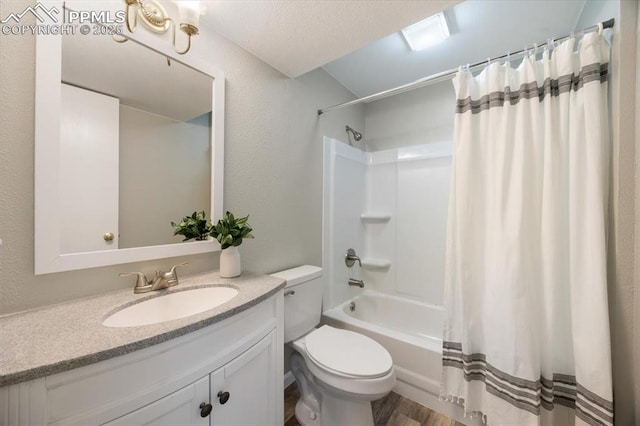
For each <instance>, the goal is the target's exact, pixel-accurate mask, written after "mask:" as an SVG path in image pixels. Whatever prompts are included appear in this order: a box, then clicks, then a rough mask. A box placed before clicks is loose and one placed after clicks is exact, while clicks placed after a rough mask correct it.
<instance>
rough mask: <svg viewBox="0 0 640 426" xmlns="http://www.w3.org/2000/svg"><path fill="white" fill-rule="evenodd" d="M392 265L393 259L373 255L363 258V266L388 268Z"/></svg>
mask: <svg viewBox="0 0 640 426" xmlns="http://www.w3.org/2000/svg"><path fill="white" fill-rule="evenodd" d="M390 266H391V261H390V260H387V259H375V258H372V257H368V258H364V259H362V267H363V268H371V269H387V268H389V267H390Z"/></svg>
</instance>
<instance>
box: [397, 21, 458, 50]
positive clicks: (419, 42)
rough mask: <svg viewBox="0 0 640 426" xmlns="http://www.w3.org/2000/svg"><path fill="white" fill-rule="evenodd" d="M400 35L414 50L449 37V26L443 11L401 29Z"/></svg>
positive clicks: (424, 47)
mask: <svg viewBox="0 0 640 426" xmlns="http://www.w3.org/2000/svg"><path fill="white" fill-rule="evenodd" d="M402 36H403V37H404V39H405V40H406V41H407V44H408V45H409V47H410V48H411V50H413V51H414V52H417V51H419V50H423V49H426V48H427V47H430V46H433V45H434V44H438V43H440V42H441V41H443V40H445V39H446V38H448V37H449V27H448V25H447V20H446V18H445V16H444V13H442V12H440V13H437V14H435V15H433V16H430V17H428V18H427V19H423V20H422V21H420V22H416V23H415V24H413V25H410V26H408V27H407V28H405V29H403V30H402Z"/></svg>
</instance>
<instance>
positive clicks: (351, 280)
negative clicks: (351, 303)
mask: <svg viewBox="0 0 640 426" xmlns="http://www.w3.org/2000/svg"><path fill="white" fill-rule="evenodd" d="M349 285H350V286H353V287H360V288H364V281H362V280H356V279H354V278H349Z"/></svg>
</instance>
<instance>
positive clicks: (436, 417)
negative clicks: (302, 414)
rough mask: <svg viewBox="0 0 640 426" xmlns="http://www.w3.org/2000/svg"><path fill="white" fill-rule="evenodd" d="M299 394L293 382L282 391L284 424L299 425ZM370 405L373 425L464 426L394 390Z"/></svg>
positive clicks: (286, 425) (287, 425) (289, 425)
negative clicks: (297, 411) (297, 406)
mask: <svg viewBox="0 0 640 426" xmlns="http://www.w3.org/2000/svg"><path fill="white" fill-rule="evenodd" d="M299 396H300V392H298V387H297V386H296V384H295V383H293V384H292V385H291V386H289V387H288V388H287V389H285V391H284V424H285V426H300V423H298V421H297V420H296V416H295V409H296V402H297V401H298V398H299ZM372 406H373V421H374V423H375V426H464V425H463V424H462V423H459V422H456V421H455V420H452V419H450V418H449V417H447V416H445V415H443V414H440V413H437V412H435V411H433V410H430V409H428V408H426V407H424V406H422V405H420V404H418V403H416V402H413V401H411V400H410V399H407V398H404V397H402V396H400V395H398V394H397V393H394V392H391V393H390V394H389V395H387V396H385V397H384V398H382V399H379V400H377V401H374V402H373V404H372ZM341 426H342V425H341ZM344 426H349V425H344Z"/></svg>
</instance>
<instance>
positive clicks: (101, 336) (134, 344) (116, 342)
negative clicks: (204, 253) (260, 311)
mask: <svg viewBox="0 0 640 426" xmlns="http://www.w3.org/2000/svg"><path fill="white" fill-rule="evenodd" d="M203 286H204V287H208V286H227V287H232V288H235V289H237V290H238V295H237V296H236V297H234V298H233V299H231V300H230V301H228V302H226V303H223V304H222V305H220V306H217V307H215V308H213V309H210V310H208V311H205V312H202V313H200V314H196V315H191V316H189V317H185V318H181V319H177V320H172V321H166V322H162V323H159V324H151V325H143V326H137V327H125V328H109V327H105V326H103V325H102V321H104V319H105V318H106V317H107V316H109V315H110V314H112V313H114V312H115V311H117V310H119V309H120V308H123V307H126V306H129V305H131V304H134V303H135V302H137V301H141V300H145V299H150V298H153V297H158V296H161V295H162V294H166V293H173V292H176V291H184V290H185V289H188V288H193V287H203ZM283 287H284V280H282V279H280V278H275V277H271V276H267V275H257V274H252V273H250V272H243V273H242V275H241V276H239V277H237V278H231V279H225V278H220V276H219V274H218V272H217V271H215V272H209V273H203V274H197V275H191V276H185V277H180V284H179V285H177V286H175V287H171V288H169V289H167V290H160V291H154V292H150V293H145V294H134V293H133V286H132V288H130V289H127V290H120V291H117V292H113V293H107V294H104V295H100V296H94V297H90V298H86V299H80V300H76V301H72V302H69V303H63V304H58V305H53V306H48V307H44V308H39V309H35V310H32V311H26V312H21V313H17V314H13V315H7V316H5V317H1V318H0V348H1V349H0V387H1V386H7V385H11V384H15V383H20V382H24V381H27V380H33V379H36V378H39V377H44V376H48V375H51V374H55V373H60V372H63V371H67V370H71V369H74V368H78V367H82V366H85V365H88V364H93V363H95V362H98V361H103V360H105V359H109V358H113V357H116V356H119V355H124V354H126V353H129V352H133V351H136V350H139V349H143V348H146V347H149V346H152V345H156V344H158V343H161V342H164V341H167V340H170V339H173V338H175V337H178V336H181V335H183V334H186V333H190V332H192V331H195V330H198V329H201V328H203V327H206V326H208V325H211V324H213V323H216V322H219V321H222V320H224V319H226V318H229V317H230V316H232V315H235V314H237V313H239V312H242V311H244V310H247V309H249V308H250V307H252V306H254V305H256V304H258V303H259V302H261V301H262V300H265V299H267V298H268V297H270V296H271V295H273V294H275V293H277V292H278V291H279V290H280V289H281V288H283Z"/></svg>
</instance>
